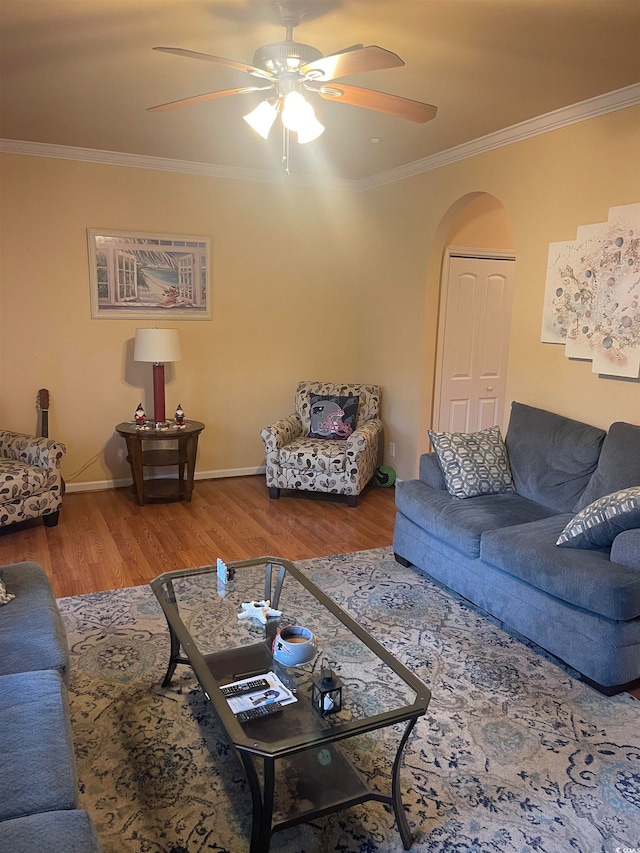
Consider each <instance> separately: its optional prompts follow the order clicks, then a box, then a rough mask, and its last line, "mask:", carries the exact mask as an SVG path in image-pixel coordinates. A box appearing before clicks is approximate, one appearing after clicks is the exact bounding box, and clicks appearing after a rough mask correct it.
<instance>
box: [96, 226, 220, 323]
mask: <svg viewBox="0 0 640 853" xmlns="http://www.w3.org/2000/svg"><path fill="white" fill-rule="evenodd" d="M87 242H88V250H89V279H90V288H91V317H92V318H93V319H94V320H102V319H109V320H127V319H135V320H157V319H159V318H160V317H162V318H163V319H169V318H171V319H180V320H210V319H211V292H210V273H209V270H210V251H209V240H208V238H207V237H195V236H187V235H173V234H146V233H142V232H137V231H107V230H102V229H101V230H99V229H93V228H89V229H87Z"/></svg>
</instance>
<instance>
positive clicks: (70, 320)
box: [0, 108, 640, 483]
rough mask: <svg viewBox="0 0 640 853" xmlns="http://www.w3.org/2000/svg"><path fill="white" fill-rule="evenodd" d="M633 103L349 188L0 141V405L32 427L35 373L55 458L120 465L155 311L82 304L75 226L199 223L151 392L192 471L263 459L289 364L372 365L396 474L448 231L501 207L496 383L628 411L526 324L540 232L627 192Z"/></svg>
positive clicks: (552, 403)
mask: <svg viewBox="0 0 640 853" xmlns="http://www.w3.org/2000/svg"><path fill="white" fill-rule="evenodd" d="M639 117H640V109H638V108H634V109H628V110H624V111H620V112H616V113H613V114H610V115H607V116H602V117H600V118H597V119H592V120H590V121H587V122H583V123H581V124H577V125H573V126H572V127H568V128H564V129H562V130H558V131H555V132H552V133H548V134H545V135H543V136H540V137H537V138H535V139H530V140H527V141H523V142H520V143H517V144H514V145H511V146H508V147H505V148H501V149H497V150H495V151H491V152H487V153H485V154H482V155H479V156H477V157H474V158H471V159H468V160H465V161H462V162H459V163H455V164H452V165H450V166H446V167H443V168H441V169H438V170H434V171H431V172H426V173H424V174H421V175H418V176H415V177H413V178H410V179H407V180H404V181H401V182H398V183H395V184H389V185H386V186H383V187H380V188H378V189H376V190H370V191H369V192H365V193H347V192H344V193H342V192H338V191H331V192H319V191H313V190H310V189H304V188H296V187H276V186H273V185H269V184H251V183H244V182H231V181H226V180H222V179H213V178H203V177H198V176H188V175H180V174H172V173H165V172H157V171H151V170H143V169H133V168H125V167H115V166H100V165H93V164H85V163H76V162H71V161H62V160H54V159H44V158H37V157H27V156H16V155H3V156H2V157H0V180H1V182H2V183H1V186H2V207H1V209H0V217H1V218H0V236H1V240H2V255H1V263H2V267H1V278H0V310H1V315H0V380H1V383H2V384H1V390H0V423H1V424H2V426H3V427H5V428H12V429H24V430H27V431H32V430H33V429H34V427H35V409H34V399H35V393H36V391H37V389H38V388H40V387H48V388H49V389H50V391H51V395H52V411H51V431H52V433H53V434H55V435H56V436H59V437H60V438H61V439H62V440H63V441H65V442H66V443H67V445H68V447H69V453H68V456H67V458H66V460H65V471H64V473H65V476H66V477H67V479H72V478H73V477H74V475H76V474H77V476H76V478H75V482H76V483H92V482H100V481H108V480H112V479H120V478H124V477H126V476H127V474H128V468H127V465H126V463H125V461H124V443H123V442H122V440H121V439H118V438H117V437H114V434H113V427H114V425H115V424H116V423H117V422H119V421H121V420H126V419H129V418H130V417H132V415H133V410H134V409H135V407H136V405H137V404H138V402H139V400H140V399H141V398H142V399H143V401H144V403H145V405H147V407H148V408H149V409H151V399H150V391H151V388H150V384H151V368H150V365H144V364H136V363H134V362H133V361H132V360H131V340H132V338H133V336H134V334H135V329H136V328H137V327H138V326H141V325H151V323H144V322H140V321H135V320H91V317H90V307H89V288H88V264H87V248H86V229H87V228H104V229H118V230H127V229H130V230H135V231H148V232H162V233H174V234H199V235H206V236H209V237H210V238H211V241H212V287H213V312H214V318H213V320H212V321H211V322H185V321H182V322H178V323H171V322H170V321H167V322H164V323H162V325H166V326H172V325H175V326H176V327H177V328H178V329H179V331H180V336H181V342H182V350H183V360H182V361H181V362H179V363H178V364H176V365H173V366H171V368H168V377H169V383H168V388H167V406H168V407H172V406H174V405H175V404H176V403H177V402H178V401H179V402H181V403H182V405H183V408H184V409H185V412H186V414H187V417H192V418H196V419H199V420H203V421H205V423H206V425H207V427H206V430H205V432H204V433H203V435H202V441H201V452H200V456H199V460H198V470H200V471H208V472H220V471H232V472H233V471H242V470H247V469H248V470H254V469H255V468H256V467H258V466H260V465H261V464H263V448H262V443H261V441H260V439H259V431H260V428H261V427H262V426H263V425H265V424H267V423H269V422H271V421H272V420H273V419H275V418H276V417H278V416H280V415H283V414H287V413H288V412H289V411H291V409H292V399H293V391H294V387H295V383H296V382H297V380H298V379H300V378H305V379H311V378H321V379H327V380H332V379H336V380H349V381H351V380H360V381H371V382H379V383H380V384H381V385H382V386H383V389H384V398H383V419H384V421H385V427H386V432H387V434H386V443H387V444H388V442H389V441H394V442H395V443H396V446H397V451H398V454H397V457H396V459H395V460H389V459H387V460H386V461H388V462H390V463H391V464H393V465H394V467H395V468H396V470H397V471H398V475H399V476H400V477H404V478H406V477H410V476H413V475H414V473H415V470H416V465H417V457H418V454H419V453H420V452H421V451H423V450H424V449H426V429H427V427H428V426H429V425H430V417H431V407H432V397H433V384H434V370H435V353H436V331H437V327H438V297H439V280H440V269H441V263H442V257H443V252H444V249H445V246H446V245H447V243H448V242H451V241H452V238H453V237H455V242H457V243H460V240H461V239H462V237H464V235H465V233H466V234H467V236H469V235H471V234H472V233H475V234H476V239H478V240H479V239H480V236H479V234H481V235H482V239H484V238H485V237H486V239H487V240H489V239H490V238H491V237H492V234H493V236H494V238H495V240H496V241H497V243H498V244H499V243H500V242H501V241H502V240H503V239H505V233H502V234H500V236H499V237H496V236H495V230H496V229H499V228H501V229H504V228H505V227H506V226H505V222H507V220H506V219H505V214H504V213H502V212H501V207H500V206H503V207H504V210H505V211H506V216H507V217H508V223H509V224H510V228H512V235H513V240H512V242H513V245H514V247H515V251H516V253H517V272H516V298H515V303H514V311H513V325H512V337H511V352H510V361H509V380H508V398H509V401H510V400H512V399H517V400H520V401H522V402H526V403H529V404H531V405H536V406H542V407H545V408H549V409H552V410H554V411H558V412H561V413H563V414H566V415H570V416H572V417H575V418H579V419H583V420H586V421H589V422H590V423H594V424H598V425H600V426H604V427H607V426H608V425H609V424H610V423H611V422H612V421H613V420H628V421H635V422H636V423H638V422H640V384H639V383H638V382H631V381H621V380H615V379H608V378H602V377H599V376H597V375H596V374H593V373H592V372H591V365H590V363H588V362H578V361H570V360H569V359H567V358H566V357H565V355H564V349H563V347H561V346H557V345H550V344H541V343H540V325H541V317H542V298H543V293H544V281H545V271H546V261H547V252H548V245H549V243H550V242H552V241H557V240H570V239H574V238H575V236H576V228H577V227H578V226H579V225H582V224H587V223H590V222H598V221H603V220H605V219H606V217H607V212H608V209H609V207H612V206H616V205H621V204H629V203H632V202H635V201H638V200H640V182H639V178H638V171H637V151H638V150H639V148H640V121H639ZM488 196H491V197H493V198H494V199H496V200H497V203H493V202H491V203H490V204H489V206H487V201H486V199H487V197H488ZM477 199H484V201H477ZM474 200H475V202H474ZM469 202H473V203H474V204H475V205H476V207H475V208H474V207H473V206H472V207H470V208H467V209H466V211H465V208H466V205H467V204H468V203H469ZM483 205H484V207H483ZM474 211H475V212H474ZM458 217H461V219H458ZM492 219H493V226H491V220H492ZM456 220H458V221H457V224H456ZM507 230H508V229H507ZM486 245H491V244H486ZM494 245H495V243H494ZM94 457H95V461H93V462H91V461H90V460H91V459H92V458H94ZM87 463H89V464H88V465H87ZM85 465H86V466H87V467H86V468H84V470H83V471H82V472H81V473H79V474H78V473H77V472H79V471H80V469H82V468H83V466H85Z"/></svg>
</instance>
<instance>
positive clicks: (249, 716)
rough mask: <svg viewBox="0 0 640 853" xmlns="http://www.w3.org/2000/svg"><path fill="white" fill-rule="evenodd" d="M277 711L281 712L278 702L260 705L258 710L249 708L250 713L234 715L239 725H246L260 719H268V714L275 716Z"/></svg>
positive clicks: (243, 712) (241, 712)
mask: <svg viewBox="0 0 640 853" xmlns="http://www.w3.org/2000/svg"><path fill="white" fill-rule="evenodd" d="M278 711H282V705H281V704H280V702H269V704H268V705H260V707H258V708H251V710H250V711H240V712H239V713H238V714H236V720H238V721H239V722H240V723H248V722H251V721H252V720H259V719H260V717H268V716H269V714H277V713H278Z"/></svg>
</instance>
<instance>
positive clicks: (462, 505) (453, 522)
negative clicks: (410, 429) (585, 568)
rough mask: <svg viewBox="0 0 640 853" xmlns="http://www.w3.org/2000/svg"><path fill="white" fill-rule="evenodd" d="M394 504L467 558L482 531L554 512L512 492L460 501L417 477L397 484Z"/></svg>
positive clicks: (476, 549)
mask: <svg viewBox="0 0 640 853" xmlns="http://www.w3.org/2000/svg"><path fill="white" fill-rule="evenodd" d="M396 506H397V508H398V510H399V511H400V512H401V513H402V514H403V515H405V516H406V517H407V518H408V519H409V520H410V521H413V522H414V524H417V525H418V526H419V527H421V528H422V529H423V530H425V531H426V532H427V533H429V534H431V535H432V536H435V537H436V538H437V539H439V540H442V541H444V542H446V543H447V544H448V545H451V546H452V547H454V548H456V549H457V550H458V551H461V552H462V553H463V554H466V555H467V556H468V557H478V556H479V554H480V536H481V534H482V533H483V532H484V531H485V530H492V529H493V528H496V527H508V526H510V525H517V524H522V522H524V521H530V520H535V519H539V518H546V517H547V516H549V515H554V514H555V513H553V511H552V510H549V509H548V508H547V507H543V506H541V505H540V504H535V503H533V502H532V501H528V500H527V499H526V498H523V497H521V496H520V495H517V494H516V493H515V492H506V493H504V494H501V495H480V496H479V497H476V498H469V499H468V500H460V499H459V498H454V497H452V496H451V495H450V494H449V492H445V491H441V490H438V489H432V488H431V487H430V486H427V485H426V484H425V483H423V482H421V481H420V480H404V481H403V482H399V483H396ZM554 541H555V540H554Z"/></svg>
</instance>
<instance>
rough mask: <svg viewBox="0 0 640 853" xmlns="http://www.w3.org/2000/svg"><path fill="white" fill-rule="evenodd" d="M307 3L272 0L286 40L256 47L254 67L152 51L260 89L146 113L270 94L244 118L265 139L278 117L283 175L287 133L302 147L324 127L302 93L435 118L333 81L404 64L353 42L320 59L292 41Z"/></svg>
mask: <svg viewBox="0 0 640 853" xmlns="http://www.w3.org/2000/svg"><path fill="white" fill-rule="evenodd" d="M311 2H312V0H306V2H305V0H275V1H274V5H275V6H276V7H277V9H278V11H279V14H280V19H281V22H282V25H283V26H284V27H285V28H286V35H285V39H284V41H280V42H275V43H273V44H265V45H263V46H262V47H259V48H258V49H257V51H256V52H255V54H254V57H253V65H247V64H245V63H243V62H237V61H236V60H233V59H225V58H224V57H221V56H213V55H211V54H209V53H200V52H198V51H194V50H186V49H184V48H179V47H154V48H153V49H154V50H157V51H160V52H162V53H171V54H175V55H177V56H185V57H187V58H190V59H198V60H202V61H204V62H212V63H215V64H218V65H224V66H226V67H227V68H232V69H234V70H236V71H241V72H243V73H245V74H248V75H250V76H251V77H254V78H257V81H260V82H261V83H263V84H264V85H251V86H241V87H238V88H234V89H224V90H221V91H217V92H205V93H204V94H202V95H193V96H192V97H189V98H181V99H180V100H177V101H170V102H169V103H166V104H158V105H157V106H155V107H149V108H148V109H149V112H154V113H155V112H164V111H165V110H172V109H176V108H178V107H184V106H188V105H190V104H197V103H202V102H203V101H212V100H216V99H217V98H225V97H228V96H230V95H244V94H250V93H253V92H269V93H270V94H269V95H267V96H266V99H265V100H264V101H261V102H260V104H258V106H257V107H256V108H255V109H254V110H252V112H250V113H248V114H247V115H246V116H244V119H245V121H247V123H248V124H249V125H250V126H251V127H252V128H253V129H254V130H256V131H257V132H258V133H259V134H260V135H261V136H262V137H263V138H264V139H267V138H268V136H269V132H270V131H271V127H272V126H273V123H274V122H275V120H276V118H277V116H278V115H279V114H280V116H281V120H282V124H283V129H284V130H283V160H284V162H285V167H286V168H287V171H288V160H289V134H290V132H291V131H293V132H295V133H297V138H298V142H300V143H305V142H311V141H312V140H313V139H317V138H318V136H320V134H321V133H322V132H323V131H324V127H323V125H322V124H321V123H320V122H319V121H318V119H317V118H316V117H315V112H314V110H313V107H312V106H311V104H309V103H308V102H307V101H306V99H305V98H304V96H303V92H310V93H313V94H316V95H319V96H320V97H321V98H324V99H325V100H328V101H333V102H335V103H342V104H350V105H352V106H357V107H364V108H365V109H368V110H376V111H377V112H382V113H386V114H388V115H392V116H396V117H398V118H404V119H408V120H409V121H413V122H426V121H429V120H430V119H432V118H434V117H435V115H436V112H437V107H434V106H432V105H431V104H424V103H422V102H420V101H414V100H411V99H409V98H402V97H399V96H398V95H390V94H387V93H385V92H376V91H374V90H373V89H362V88H360V87H358V86H350V85H347V84H346V83H341V82H335V81H336V80H338V79H339V78H342V77H347V76H349V75H351V74H360V73H363V72H365V71H380V70H382V69H385V68H398V67H401V66H403V65H404V62H403V60H402V59H400V57H399V56H397V54H395V53H392V52H391V51H390V50H385V49H384V48H382V47H378V46H377V45H367V46H365V45H363V44H354V45H351V46H350V47H346V48H344V49H343V50H340V51H338V52H337V53H334V54H332V55H330V56H323V54H322V53H321V51H319V50H318V49H317V48H315V47H312V46H311V45H308V44H302V43H301V42H296V41H294V40H293V30H294V28H295V27H297V26H298V25H299V24H300V22H301V21H302V19H303V18H304V16H305V13H306V12H307V9H308V8H309V6H310V5H311ZM257 81H256V82H257Z"/></svg>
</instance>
